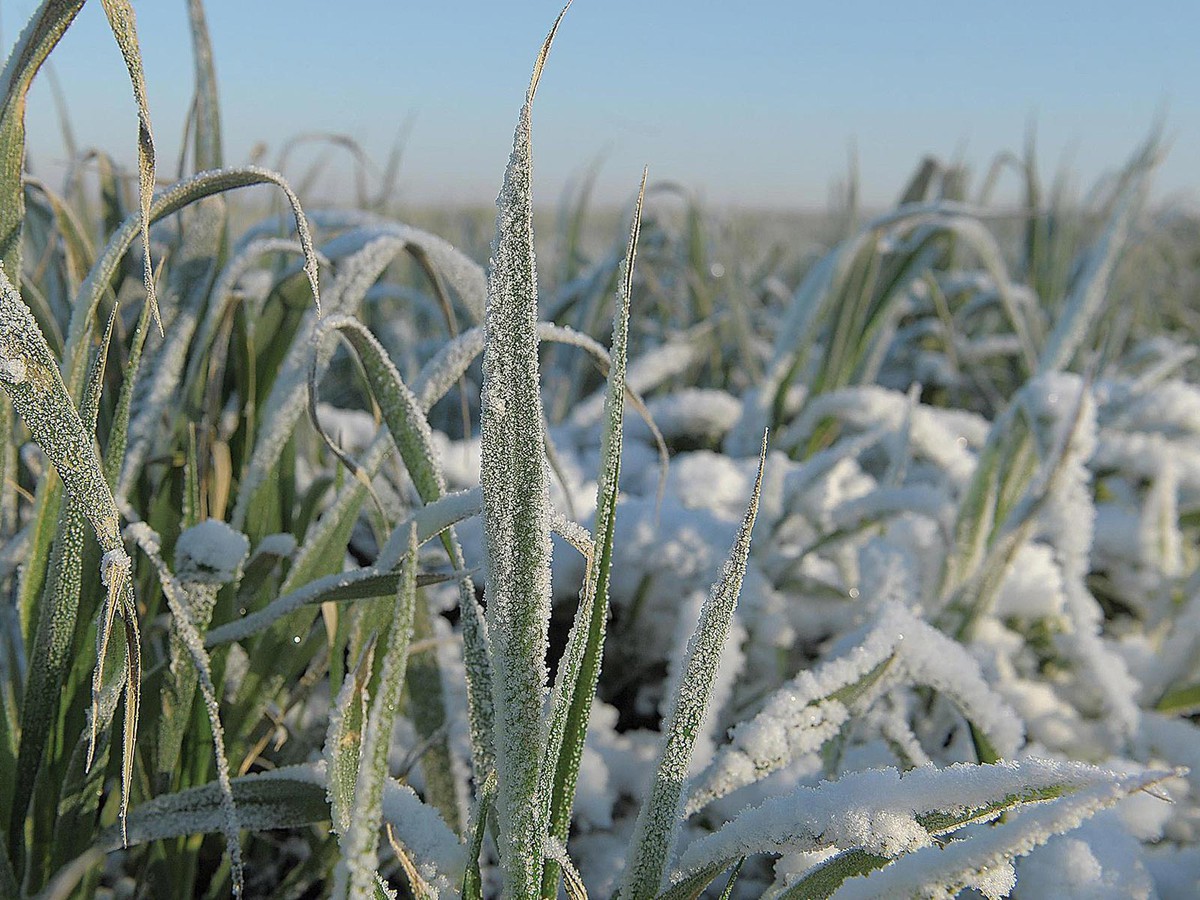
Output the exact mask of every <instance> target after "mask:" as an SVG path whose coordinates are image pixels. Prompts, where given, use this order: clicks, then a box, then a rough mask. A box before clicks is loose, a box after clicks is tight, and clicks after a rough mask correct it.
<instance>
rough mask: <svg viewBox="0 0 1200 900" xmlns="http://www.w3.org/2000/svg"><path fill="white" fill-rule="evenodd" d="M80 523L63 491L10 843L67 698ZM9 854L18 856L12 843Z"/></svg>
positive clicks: (92, 396) (89, 417)
mask: <svg viewBox="0 0 1200 900" xmlns="http://www.w3.org/2000/svg"><path fill="white" fill-rule="evenodd" d="M115 321H116V315H115V310H114V314H113V315H112V316H110V317H109V321H108V328H107V329H106V330H105V333H104V339H103V340H102V341H101V344H100V347H99V348H98V350H97V353H96V356H95V359H94V361H93V363H92V370H91V375H90V377H89V379H88V388H87V391H86V392H85V394H84V402H83V407H82V415H81V422H82V424H83V428H84V431H85V432H86V433H89V434H94V433H95V430H96V417H97V414H98V411H99V406H100V392H101V388H102V385H103V382H104V370H105V361H106V359H107V356H108V348H109V344H110V342H111V340H112V332H113V325H114V323H115ZM86 529H87V519H86V518H85V516H84V514H83V511H82V507H81V506H80V503H79V501H78V499H77V498H75V497H74V496H70V497H68V498H67V499H66V502H65V504H64V507H63V511H62V514H61V516H60V519H59V523H58V533H57V534H56V535H55V538H54V547H53V550H52V553H51V557H50V571H49V574H48V577H47V580H46V584H47V590H46V594H45V596H44V597H43V598H42V602H41V603H40V605H39V608H38V622H37V631H36V634H35V637H34V644H33V653H32V655H31V658H30V661H29V674H28V676H27V680H26V683H25V700H24V703H23V704H22V706H21V712H22V715H21V740H20V745H19V751H18V756H17V767H16V781H15V785H14V787H13V792H12V795H11V797H12V806H11V819H10V824H9V836H10V838H11V839H12V840H13V841H14V843H15V842H16V841H18V840H20V839H23V838H24V834H25V828H24V819H25V815H26V812H27V811H28V804H29V801H30V799H31V798H32V796H33V791H34V785H35V783H36V778H37V773H38V771H39V769H41V768H42V766H43V755H44V753H45V751H46V746H47V742H48V739H49V737H50V730H51V726H52V723H53V721H54V719H55V717H56V716H58V715H59V710H60V709H61V708H62V706H63V704H64V703H65V702H67V701H66V699H65V698H63V696H62V690H63V684H64V682H65V680H66V677H67V673H68V671H69V670H70V666H71V659H70V654H71V651H72V644H73V639H74V636H75V625H76V618H77V616H78V613H79V604H80V592H81V588H82V574H83V556H84V537H85V533H86ZM6 812H8V810H6ZM13 857H14V858H17V857H18V854H17V853H16V852H15V848H14V853H13Z"/></svg>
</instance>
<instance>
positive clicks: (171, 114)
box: [0, 0, 1200, 208]
mask: <svg viewBox="0 0 1200 900" xmlns="http://www.w3.org/2000/svg"><path fill="white" fill-rule="evenodd" d="M134 6H135V9H136V11H137V15H138V25H139V31H140V36H141V40H142V46H143V53H144V56H145V66H146V71H147V78H148V82H149V92H150V104H151V115H152V119H153V123H154V130H155V136H156V138H157V141H158V144H159V148H160V150H159V154H160V167H161V168H162V169H163V171H164V172H170V171H171V170H173V168H174V159H175V157H176V155H177V153H178V148H179V144H180V137H181V134H182V128H183V125H182V123H183V117H184V115H185V112H186V109H187V105H188V101H189V99H190V94H191V65H192V63H191V54H190V41H189V37H188V32H187V20H186V4H185V3H184V0H153V2H137V0H135V2H134ZM1138 6H1139V7H1140V8H1135V5H1134V4H1131V3H1110V2H1104V0H1094V2H1077V0H1070V2H1065V0H1058V2H1043V3H1037V2H1024V0H1009V2H1006V3H1004V4H992V3H948V2H942V3H933V2H923V0H907V2H904V3H884V2H847V3H843V4H832V3H806V2H801V0H794V2H760V3H745V4H734V3H729V2H708V0H641V2H632V0H576V3H575V5H574V6H573V7H572V8H571V10H570V12H569V13H568V14H567V17H566V19H565V21H564V23H563V27H562V29H561V31H560V33H559V37H558V40H557V41H556V43H555V48H554V52H553V54H552V56H551V59H550V62H549V64H548V67H547V69H546V73H545V76H544V78H543V80H542V85H541V88H540V89H539V93H538V103H537V107H536V109H535V112H534V157H535V192H536V198H537V200H538V201H539V202H551V201H553V200H555V199H556V198H557V197H558V196H559V193H560V192H561V191H562V190H563V187H564V185H566V184H567V183H569V182H570V181H571V180H572V179H574V178H578V177H579V176H580V175H581V174H582V173H583V172H584V171H585V170H586V169H587V168H588V167H589V166H590V165H591V164H592V163H594V162H596V161H598V160H599V161H601V169H600V178H599V190H600V194H601V196H602V197H603V198H605V199H608V200H611V201H613V202H618V201H620V200H622V199H624V198H625V197H627V196H628V195H629V194H630V192H632V191H633V189H634V187H635V186H636V183H637V180H638V178H639V176H640V174H641V169H642V166H643V165H649V166H650V171H651V175H652V177H654V178H658V179H670V180H674V181H679V182H682V183H684V184H686V185H688V186H690V187H694V188H696V189H698V190H699V191H700V192H701V194H702V196H704V197H705V198H706V199H707V200H708V201H709V202H710V203H712V204H714V205H719V206H730V205H742V206H751V207H806V208H821V207H823V206H824V205H825V204H826V203H827V201H828V199H829V195H830V186H831V185H832V184H833V183H834V182H835V181H837V180H839V179H843V178H844V177H845V174H846V172H847V167H848V162H847V161H848V159H849V157H850V154H851V148H856V150H855V152H856V153H857V157H858V161H859V169H860V172H861V178H862V192H863V196H864V198H865V200H866V201H867V202H868V203H871V204H886V203H888V202H890V201H891V200H892V199H894V197H895V196H896V194H897V193H898V192H899V191H900V189H901V187H902V185H903V183H904V181H905V179H906V177H907V176H908V174H909V173H910V172H911V170H912V169H913V167H914V166H915V165H916V163H917V162H918V160H919V159H920V157H921V156H922V155H923V154H925V153H934V154H937V155H939V156H941V157H943V158H961V159H963V160H965V161H966V162H967V163H969V164H970V165H972V166H973V167H974V169H975V171H976V173H977V178H978V177H981V175H982V170H983V168H985V167H986V165H987V164H988V162H989V161H990V160H991V158H992V157H993V155H994V154H995V153H996V152H998V151H1001V150H1020V149H1021V147H1022V145H1023V143H1024V140H1025V135H1026V132H1027V130H1028V127H1029V125H1030V123H1035V124H1036V128H1037V134H1038V143H1039V148H1040V154H1039V155H1040V157H1041V159H1042V161H1043V163H1044V168H1045V170H1046V172H1047V174H1052V173H1053V172H1054V170H1055V169H1057V168H1058V167H1059V166H1060V165H1061V164H1063V163H1064V162H1065V163H1068V164H1069V165H1070V166H1071V168H1072V170H1073V172H1074V173H1075V178H1076V182H1077V184H1078V185H1079V187H1080V188H1081V189H1084V188H1086V187H1088V186H1089V185H1090V184H1091V183H1092V181H1093V180H1094V179H1096V178H1097V177H1098V176H1100V175H1101V174H1103V173H1104V172H1105V171H1108V170H1111V169H1112V168H1114V167H1116V166H1118V165H1119V164H1120V163H1121V162H1122V161H1123V160H1125V159H1126V158H1127V157H1128V156H1129V154H1130V153H1131V152H1132V151H1133V149H1134V148H1135V146H1136V145H1137V143H1138V142H1139V141H1140V140H1141V139H1142V138H1143V137H1144V136H1145V134H1146V133H1147V132H1148V130H1149V129H1150V127H1151V125H1152V123H1153V122H1154V121H1155V120H1156V117H1157V115H1158V113H1160V112H1161V111H1164V110H1165V113H1166V125H1167V127H1166V132H1167V135H1168V136H1169V137H1170V138H1171V141H1172V149H1171V152H1170V155H1169V157H1168V159H1167V161H1166V163H1165V164H1164V166H1163V167H1162V169H1161V170H1160V173H1159V176H1158V178H1157V182H1156V184H1157V193H1158V195H1159V197H1161V198H1166V199H1174V198H1178V197H1186V198H1191V200H1193V201H1194V200H1196V198H1197V196H1198V194H1200V167H1198V166H1197V161H1200V54H1198V53H1197V52H1196V50H1195V49H1194V45H1195V39H1196V35H1197V34H1200V3H1197V2H1196V0H1160V2H1156V3H1152V4H1139V5H1138ZM34 7H35V3H34V2H33V0H3V2H2V3H0V23H2V26H3V40H4V43H5V45H6V46H7V45H11V43H12V41H13V40H14V38H15V37H16V33H17V31H18V29H19V28H20V27H21V26H22V25H23V24H24V22H25V20H26V19H27V18H28V16H29V14H30V13H31V11H32V10H33V9H34ZM207 12H208V16H209V25H210V30H211V33H212V40H213V45H214V51H215V58H216V65H217V75H218V78H219V80H220V83H221V94H222V104H223V110H222V111H223V115H224V120H225V137H226V152H227V157H228V160H229V161H230V162H241V161H245V160H246V158H247V157H248V155H249V153H250V151H251V148H252V147H253V146H254V145H255V144H256V143H258V142H260V141H263V142H266V144H267V145H268V146H269V147H270V149H271V152H270V153H269V154H268V156H267V160H268V162H270V161H272V160H274V158H275V155H276V153H277V151H278V149H279V148H280V147H281V145H282V144H283V143H284V141H286V139H287V138H288V137H289V136H293V135H296V134H300V133H304V132H314V131H327V132H338V133H344V134H347V135H350V136H352V137H354V138H355V139H357V140H358V141H360V142H361V144H362V145H363V146H364V147H365V148H366V149H367V151H368V152H369V153H370V154H371V155H372V156H373V157H374V158H375V159H376V160H378V161H379V162H380V163H382V161H383V159H384V158H385V157H386V154H387V151H388V148H389V147H390V146H391V144H392V143H393V141H394V140H395V139H396V137H397V135H398V134H399V133H400V132H401V130H402V128H404V127H405V125H406V123H407V125H408V128H409V131H408V137H407V142H406V152H405V161H404V165H403V169H402V174H401V183H400V188H401V196H402V197H403V198H405V199H407V200H409V201H411V202H414V203H425V202H441V201H453V202H463V203H470V202H485V203H486V202H490V200H491V199H493V198H494V196H495V193H496V188H497V186H498V184H499V180H500V177H501V174H502V172H503V168H504V163H505V161H506V159H507V155H508V148H509V146H510V142H511V138H512V128H513V124H514V122H515V117H516V113H517V110H518V108H519V106H520V103H521V100H522V97H523V94H524V90H525V86H526V84H527V82H528V77H529V70H530V67H531V65H532V62H533V59H534V57H535V55H536V52H537V49H538V47H539V45H540V43H541V40H542V38H543V36H544V35H545V32H546V30H547V28H548V27H549V25H550V23H551V22H552V21H553V19H554V16H555V15H556V14H557V12H558V3H557V0H553V2H547V0H520V2H495V0H493V2H474V0H460V2H457V3H444V4H443V3H419V4H418V3H406V2H380V0H359V2H356V0H345V2H342V3H339V4H333V3H327V2H315V0H311V2H310V0H291V2H282V0H210V2H209V3H208V5H207ZM52 60H53V63H54V69H55V73H56V76H57V78H58V81H59V82H60V83H61V85H62V88H63V91H64V93H65V95H66V100H67V104H68V107H69V110H70V117H71V122H72V126H73V128H74V131H75V134H76V139H77V141H78V142H79V143H80V144H82V145H89V146H91V145H94V146H98V147H101V148H103V149H105V150H107V151H109V152H110V153H113V154H114V155H115V156H117V157H118V158H119V159H124V160H132V157H133V149H134V146H135V136H136V119H135V113H134V107H133V102H132V97H131V92H130V88H129V84H128V80H127V78H126V75H125V72H124V68H123V65H122V62H121V58H120V55H119V53H118V52H117V49H116V47H115V45H114V43H113V41H112V38H111V35H110V34H109V33H108V32H107V26H106V23H105V21H104V16H103V12H102V9H101V7H100V4H99V3H95V2H93V3H88V4H87V5H86V6H85V8H84V10H83V12H82V13H81V14H80V16H79V19H78V20H77V21H76V23H75V25H73V26H72V28H71V30H70V32H68V34H67V36H66V38H64V40H63V42H62V44H61V45H60V47H59V48H58V49H57V50H56V51H55V54H54V56H52ZM45 80H46V79H45V78H44V77H40V78H39V82H40V84H35V88H34V92H33V94H32V95H31V98H30V109H29V126H30V141H31V146H32V152H33V163H34V166H35V168H36V169H37V170H38V171H39V172H42V173H43V174H45V175H47V176H48V177H53V175H54V171H55V165H56V163H58V162H60V161H61V160H62V159H63V151H62V143H61V140H60V138H59V131H58V124H57V119H56V116H55V113H54V108H53V104H52V101H51V97H50V94H49V92H48V90H47V88H46V84H45ZM309 158H310V159H311V155H310V156H309ZM333 159H334V160H335V163H336V165H335V169H341V170H344V169H346V168H348V166H349V163H348V160H347V157H345V156H342V155H335V156H334V157H333ZM303 168H304V166H303V164H302V163H298V164H297V165H296V167H295V170H294V171H293V172H292V174H293V175H296V174H298V172H299V171H301V170H302V169H303ZM285 174H287V173H285ZM338 177H339V176H338V175H337V173H336V171H335V172H334V173H333V174H331V176H330V178H331V180H330V181H329V182H327V184H326V188H327V189H329V190H333V189H335V188H336V183H335V181H336V179H337V178H338Z"/></svg>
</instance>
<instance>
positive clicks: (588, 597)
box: [542, 171, 648, 900]
mask: <svg viewBox="0 0 1200 900" xmlns="http://www.w3.org/2000/svg"><path fill="white" fill-rule="evenodd" d="M647 174H648V173H647V172H645V171H644V172H643V173H642V184H641V188H640V190H639V191H638V200H637V206H636V207H635V209H634V213H633V224H632V226H631V228H630V234H629V245H628V249H627V251H626V254H625V265H624V277H623V278H622V279H621V284H620V289H619V292H618V295H617V309H616V312H615V313H614V315H613V337H612V365H611V366H610V367H609V372H608V396H607V398H606V401H605V410H606V413H607V415H606V421H607V426H606V427H605V429H604V432H603V434H602V436H601V441H600V477H599V479H598V481H597V485H596V528H595V540H594V545H593V547H592V560H593V563H592V565H591V566H589V567H588V570H587V575H586V577H585V581H584V586H583V590H582V592H581V593H580V599H579V609H578V611H577V612H576V618H575V624H574V626H573V627H572V629H571V635H570V637H569V638H568V641H567V649H566V650H565V651H564V652H563V658H562V661H561V662H560V664H559V672H558V678H557V683H556V685H555V692H554V706H553V710H552V713H551V717H550V733H549V737H548V739H547V757H546V763H545V765H544V766H543V779H546V780H547V783H546V784H545V785H544V786H543V788H542V791H543V794H544V796H545V798H546V801H547V802H548V803H549V817H550V835H551V837H552V838H555V839H556V840H558V841H560V842H562V843H563V844H564V845H565V843H566V840H567V835H568V832H569V831H570V826H571V808H572V806H573V805H574V802H575V786H576V782H577V780H578V777H579V765H580V761H581V760H582V758H583V745H584V741H585V740H586V738H587V728H588V719H589V718H590V716H591V711H592V701H593V699H594V698H595V696H596V685H597V683H598V682H599V678H600V665H601V662H602V661H603V659H604V638H605V632H606V628H607V622H608V583H609V576H610V574H611V570H612V559H613V536H614V534H615V531H616V521H617V496H618V493H619V490H618V485H619V484H620V480H621V442H622V434H623V431H622V429H623V422H624V412H625V366H626V360H627V356H628V352H629V308H630V300H631V295H632V293H633V266H634V262H635V260H636V258H637V241H638V234H639V232H640V230H641V225H642V201H643V200H644V199H645V196H646V177H647ZM557 894H558V871H557V863H555V862H554V861H553V860H548V861H547V863H546V868H545V871H544V872H543V875H542V896H543V897H546V898H548V900H553V898H554V897H556V896H557Z"/></svg>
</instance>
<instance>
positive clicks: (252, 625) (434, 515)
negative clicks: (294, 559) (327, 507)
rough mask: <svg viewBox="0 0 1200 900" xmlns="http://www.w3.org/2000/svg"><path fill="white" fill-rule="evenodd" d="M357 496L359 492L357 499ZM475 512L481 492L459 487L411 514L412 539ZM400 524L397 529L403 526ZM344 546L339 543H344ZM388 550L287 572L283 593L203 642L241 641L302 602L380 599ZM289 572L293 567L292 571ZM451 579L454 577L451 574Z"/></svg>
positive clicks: (387, 580) (386, 582)
mask: <svg viewBox="0 0 1200 900" xmlns="http://www.w3.org/2000/svg"><path fill="white" fill-rule="evenodd" d="M361 502H362V497H361V494H360V499H359V503H360V505H361ZM479 510H480V492H479V490H478V489H476V490H473V491H462V492H458V493H453V494H447V495H446V496H445V497H443V498H442V499H441V500H439V501H437V502H436V503H431V504H428V505H427V506H424V507H422V508H421V509H420V510H419V511H418V512H417V513H416V514H415V515H414V516H413V517H412V519H411V520H409V521H411V523H412V524H414V525H416V527H417V539H418V541H420V543H422V544H423V543H425V542H426V541H428V540H430V539H431V538H433V537H436V536H437V535H438V534H440V533H441V532H442V531H443V530H444V529H446V528H449V527H450V526H451V525H453V524H454V523H456V522H460V521H462V520H463V519H467V518H470V517H471V516H474V515H477V514H478V513H479ZM408 524H409V523H408V522H405V523H403V524H401V525H398V526H397V528H406V527H407V525H408ZM343 546H344V544H343ZM389 556H390V554H389V553H388V548H387V547H385V548H384V550H383V551H381V553H380V556H379V559H378V560H377V561H376V565H374V566H368V567H365V568H362V569H357V570H354V571H351V572H336V573H334V574H332V575H326V576H323V577H320V578H311V577H310V579H309V580H307V581H305V580H304V579H303V578H296V579H292V578H291V577H290V576H289V578H288V580H287V581H286V582H285V583H284V593H282V594H281V595H280V596H279V597H277V598H276V599H275V600H273V601H271V603H269V604H268V605H267V606H266V607H264V608H263V609H261V610H258V611H257V612H253V613H251V614H250V615H248V616H244V617H243V618H241V619H238V620H236V621H234V622H228V623H226V624H224V625H220V626H218V627H217V628H214V629H213V630H212V631H210V632H209V633H208V640H207V643H208V646H210V647H213V646H216V645H218V644H224V643H228V642H229V641H240V640H244V639H246V638H248V637H250V636H252V635H255V634H258V633H259V632H262V631H265V630H266V629H267V628H269V627H271V626H272V625H274V624H275V623H276V622H279V621H280V620H281V619H284V618H286V617H287V616H289V615H290V614H292V613H294V612H296V611H297V610H299V609H302V608H303V607H305V606H314V605H320V604H321V603H324V602H338V601H343V600H357V599H362V598H366V597H382V596H385V595H386V594H392V593H395V591H396V584H397V582H396V579H397V578H398V577H399V576H398V574H397V573H395V572H393V571H391V568H392V567H393V566H395V564H396V560H395V559H391V558H389ZM293 571H294V570H293ZM451 577H454V576H453V575H452V576H451ZM444 580H445V576H440V575H436V576H420V577H419V578H418V585H419V586H424V585H427V584H435V583H437V582H439V581H444ZM293 581H296V582H301V586H300V587H291V584H292V583H293Z"/></svg>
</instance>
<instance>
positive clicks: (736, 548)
mask: <svg viewBox="0 0 1200 900" xmlns="http://www.w3.org/2000/svg"><path fill="white" fill-rule="evenodd" d="M766 461H767V436H766V434H764V435H763V443H762V449H761V451H760V453H759V458H758V475H757V476H756V478H755V481H754V491H753V493H752V494H751V497H750V504H749V506H748V507H747V509H746V516H745V518H744V519H743V520H742V526H741V529H740V530H739V531H738V535H737V539H736V540H735V541H734V545H733V549H732V551H731V552H730V555H729V559H727V560H726V562H725V567H724V569H723V571H722V572H721V578H720V580H719V581H717V583H716V584H714V585H713V589H712V593H711V594H710V595H709V598H708V600H707V601H706V602H705V604H704V607H703V608H702V609H701V611H700V621H699V622H698V623H697V625H696V630H695V632H694V633H693V634H692V638H691V640H690V641H688V648H687V655H686V657H685V660H684V664H683V665H682V666H680V668H679V673H680V674H679V681H678V684H677V685H675V690H674V691H672V692H671V695H670V696H671V697H672V701H671V705H670V707H669V709H668V710H667V714H666V716H665V717H664V719H663V737H662V744H661V749H660V751H659V758H658V767H657V771H656V772H655V777H654V784H653V786H652V787H651V789H650V796H649V797H647V798H646V800H645V801H644V802H643V804H642V808H641V811H640V812H639V813H638V819H637V825H636V826H635V827H634V834H633V840H632V842H631V846H630V854H629V857H628V859H629V862H628V864H627V866H626V869H625V877H624V880H623V882H622V885H621V896H622V897H624V898H625V900H643V898H650V897H653V896H654V895H655V894H657V893H658V891H659V888H660V887H661V886H662V881H663V877H664V875H665V874H666V870H667V864H668V862H669V861H670V856H671V854H672V852H673V851H674V846H675V840H676V835H677V834H678V833H679V827H680V825H681V823H682V816H681V813H682V811H683V801H684V797H683V787H684V783H685V781H686V780H687V773H688V767H689V766H690V765H691V759H692V747H693V745H694V743H695V740H696V735H697V733H698V732H699V730H700V726H701V723H702V722H703V721H704V714H705V711H706V709H707V707H708V699H709V696H710V694H711V692H712V687H713V682H714V681H715V680H716V675H717V666H718V665H719V663H720V660H721V650H722V648H723V647H724V645H725V638H726V636H727V635H728V634H729V626H730V623H731V622H732V621H733V613H734V610H735V609H736V608H737V602H738V595H739V594H740V593H741V588H742V578H743V577H744V576H745V574H746V564H747V560H748V559H749V557H750V535H751V532H752V531H753V529H754V519H755V517H756V516H757V514H758V501H759V494H760V492H761V490H762V477H763V467H764V466H765V465H766Z"/></svg>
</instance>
